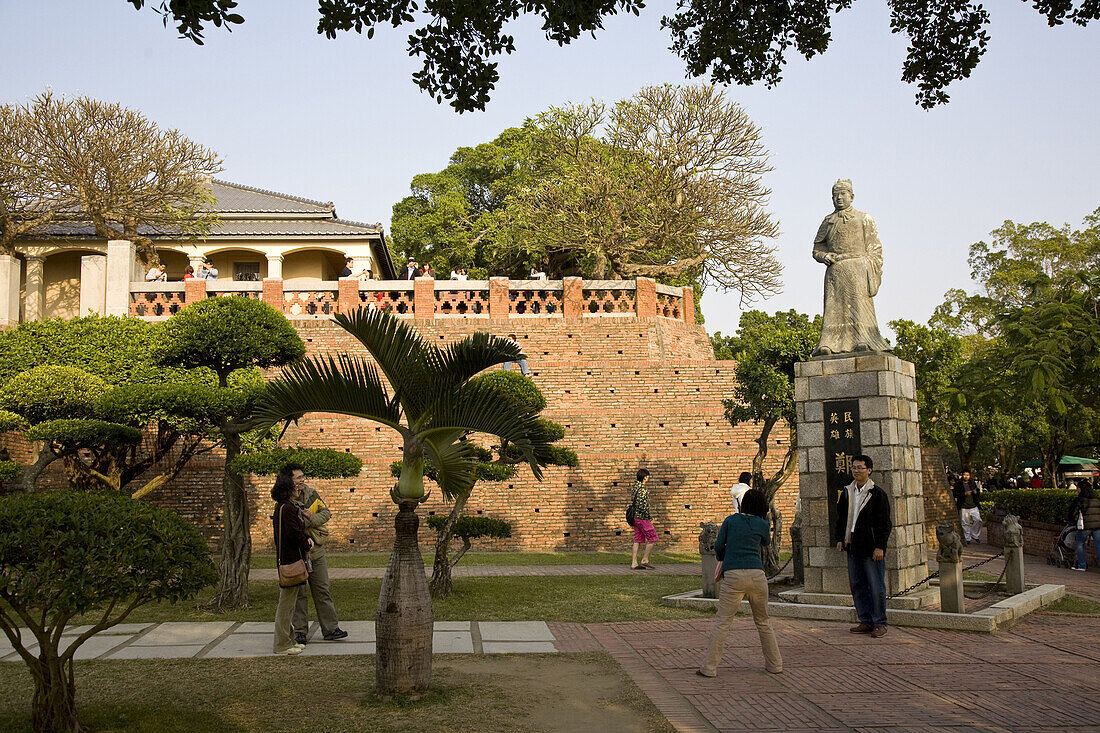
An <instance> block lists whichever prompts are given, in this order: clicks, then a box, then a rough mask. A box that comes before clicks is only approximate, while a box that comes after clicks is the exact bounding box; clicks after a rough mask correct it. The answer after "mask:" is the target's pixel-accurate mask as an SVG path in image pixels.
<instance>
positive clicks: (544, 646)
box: [481, 641, 558, 654]
mask: <svg viewBox="0 0 1100 733" xmlns="http://www.w3.org/2000/svg"><path fill="white" fill-rule="evenodd" d="M481 648H482V649H484V650H485V653H486V654H546V653H556V652H557V651H558V650H557V649H555V648H554V644H553V642H549V641H486V642H483V643H482V645H481Z"/></svg>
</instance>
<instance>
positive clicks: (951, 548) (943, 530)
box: [936, 524, 963, 562]
mask: <svg viewBox="0 0 1100 733" xmlns="http://www.w3.org/2000/svg"><path fill="white" fill-rule="evenodd" d="M936 539H937V540H938V541H939V543H940V551H939V552H937V553H936V562H959V560H961V559H962V551H963V543H962V540H961V539H959V533H958V532H956V531H955V527H954V526H953V525H950V524H938V525H936Z"/></svg>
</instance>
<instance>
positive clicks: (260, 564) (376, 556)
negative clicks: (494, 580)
mask: <svg viewBox="0 0 1100 733" xmlns="http://www.w3.org/2000/svg"><path fill="white" fill-rule="evenodd" d="M460 546H461V545H460ZM434 558H435V555H434V554H425V555H424V564H425V565H426V566H427V567H428V568H431V567H432V561H433V559H434ZM325 559H326V560H327V561H328V566H329V567H330V568H384V567H386V563H388V562H389V560H390V553H388V552H367V553H357V554H354V555H351V554H344V553H339V552H331V553H329V554H327V555H326V556H325ZM649 559H650V560H652V561H653V562H654V564H657V565H660V564H662V563H663V564H666V565H670V564H673V563H697V562H699V553H688V552H654V553H653V554H652V555H650V556H649ZM214 561H215V562H217V561H218V558H214ZM629 564H630V553H629V552H473V551H471V552H467V553H466V554H465V555H463V556H462V560H461V561H460V562H459V565H513V566H514V565H629ZM252 567H254V568H273V567H275V556H274V555H253V556H252Z"/></svg>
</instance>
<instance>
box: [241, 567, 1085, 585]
mask: <svg viewBox="0 0 1100 733" xmlns="http://www.w3.org/2000/svg"><path fill="white" fill-rule="evenodd" d="M424 570H425V572H427V573H428V574H429V575H430V574H431V572H432V568H431V566H430V565H429V566H427V567H425V568H424ZM701 572H702V571H701V570H700V569H699V565H697V564H692V563H669V564H667V565H658V566H656V567H655V568H652V569H650V570H631V569H630V566H629V565H470V566H463V565H459V566H458V567H456V568H454V569H453V570H452V571H451V574H452V575H453V576H454V577H456V578H498V577H519V576H526V575H534V576H543V577H549V576H566V575H570V576H575V575H637V576H644V575H700V573H701ZM328 574H329V577H331V578H341V579H348V578H381V577H382V576H384V575H385V574H386V569H385V568H332V567H330V568H329V569H328ZM1078 574H1079V573H1078ZM248 578H249V580H275V569H274V568H258V569H253V570H252V571H251V572H250V573H249V574H248ZM700 582H701V580H700Z"/></svg>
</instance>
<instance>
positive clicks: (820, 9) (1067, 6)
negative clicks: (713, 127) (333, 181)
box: [126, 0, 1100, 112]
mask: <svg viewBox="0 0 1100 733" xmlns="http://www.w3.org/2000/svg"><path fill="white" fill-rule="evenodd" d="M126 1H127V2H129V3H130V4H131V5H133V6H134V7H135V8H137V9H139V10H140V9H141V8H142V7H144V6H145V4H146V0H126ZM1029 1H1031V0H1029ZM149 5H150V6H151V7H153V8H154V10H155V11H156V12H158V13H160V14H161V15H162V16H163V17H164V24H165V26H166V27H167V25H168V23H169V22H172V23H174V24H175V26H176V29H177V30H178V31H179V33H180V36H181V37H183V38H189V39H191V40H192V41H194V42H195V43H198V44H201V43H202V42H203V31H204V30H205V28H206V27H207V26H208V25H211V24H212V25H214V26H216V27H224V28H226V30H231V29H232V26H233V25H235V24H240V23H242V22H244V18H243V17H242V16H241V15H240V14H239V13H237V12H236V7H237V3H236V2H235V1H234V0H186V2H185V1H183V0H161V2H159V3H158V2H156V0H153V2H150V3H149ZM851 5H852V0H824V1H822V0H791V1H790V2H782V3H777V2H774V0H744V1H743V2H738V3H724V2H709V1H708V0H680V2H679V3H678V4H677V7H676V11H677V12H676V13H675V14H673V15H671V16H665V17H664V18H662V19H661V25H662V27H663V28H666V29H667V30H668V31H669V32H670V33H671V36H672V46H671V49H672V50H673V51H675V52H676V53H677V54H678V55H679V56H680V57H681V58H682V59H683V60H684V61H685V63H686V64H687V73H688V75H689V76H692V77H700V76H703V75H705V74H707V73H708V72H709V73H710V77H711V80H712V81H714V82H718V83H729V82H736V83H737V84H744V85H749V84H754V83H756V82H764V84H766V85H767V86H768V87H772V86H775V85H776V84H778V83H779V82H780V80H781V79H782V72H783V66H784V65H785V64H786V61H787V52H788V51H789V50H790V49H791V47H792V46H793V47H794V50H796V51H797V52H798V53H799V54H801V55H802V56H804V57H805V58H807V59H811V58H813V57H814V56H817V55H818V54H821V53H824V52H825V51H826V50H827V49H828V47H829V42H830V41H831V40H832V33H831V23H832V18H833V17H834V16H835V15H837V14H839V13H840V12H842V11H844V10H846V9H848V8H849V7H851ZM887 5H888V6H889V8H890V32H891V33H900V34H902V35H904V36H906V37H907V38H908V40H909V49H908V53H907V55H906V58H905V61H904V63H903V64H902V72H901V78H902V80H903V81H905V82H906V83H909V84H916V85H917V95H916V99H917V103H918V104H920V105H921V106H922V107H925V108H930V107H934V106H936V105H938V104H944V103H946V102H947V101H948V95H947V92H946V91H945V89H946V88H947V87H948V86H949V85H950V84H951V83H952V82H954V81H957V80H959V79H965V78H967V77H969V76H970V74H971V73H972V72H973V71H974V69H975V67H976V66H977V65H978V62H979V61H981V58H982V56H983V55H984V54H985V52H986V48H987V46H988V44H989V30H988V28H989V25H990V20H991V17H990V14H989V12H988V11H987V10H986V9H985V7H984V6H983V5H981V4H980V3H975V2H972V0H931V2H929V1H928V0H887ZM1032 5H1033V7H1034V8H1035V9H1036V10H1037V11H1038V12H1039V14H1040V15H1042V16H1044V17H1045V18H1046V21H1047V23H1048V24H1049V25H1050V26H1051V27H1055V26H1059V25H1062V24H1064V23H1066V22H1070V23H1074V24H1076V25H1080V26H1085V25H1088V24H1089V22H1090V21H1093V20H1096V19H1097V18H1098V17H1100V3H1097V2H1096V0H1034V1H1033V2H1032ZM644 7H645V2H644V0H580V1H579V2H571V3H561V2H552V1H550V0H528V2H520V1H519V0H490V1H488V2H480V3H472V4H471V3H463V2H457V1H456V0H433V2H430V3H426V4H424V5H419V4H417V3H415V2H408V0H320V1H319V3H318V13H319V15H320V18H319V20H318V23H317V32H318V33H324V34H325V35H326V36H327V37H329V38H336V37H337V35H338V34H339V33H340V32H341V31H355V32H356V33H366V36H367V38H372V37H373V36H374V33H375V30H376V29H377V28H379V27H384V26H386V25H389V26H392V27H393V28H400V27H403V26H411V27H412V28H411V33H410V34H409V36H408V52H409V55H410V56H414V57H419V58H421V59H423V66H422V67H421V68H420V70H419V71H416V72H415V73H413V81H414V82H415V83H416V84H417V86H419V87H420V88H421V89H422V90H424V91H425V92H427V93H428V94H431V95H432V96H433V97H435V98H436V100H437V101H438V102H440V103H442V102H443V100H448V101H449V103H450V105H451V106H452V107H454V108H455V110H457V111H458V112H468V111H470V110H479V109H485V105H486V104H487V103H488V101H489V95H490V92H491V91H492V90H493V89H494V88H495V87H496V83H497V81H499V79H500V74H499V72H498V70H497V67H498V63H497V62H496V61H493V60H491V59H494V58H496V57H499V56H501V55H504V54H510V53H512V52H513V51H515V48H516V46H515V38H514V37H513V36H511V35H510V34H509V33H508V31H507V28H506V26H507V24H508V23H509V22H510V21H515V20H518V19H520V18H521V17H524V16H534V17H535V18H537V19H538V20H540V21H541V22H542V31H543V33H544V34H545V35H546V39H547V40H549V41H553V42H555V43H557V44H558V45H559V46H563V45H566V44H568V43H570V42H572V41H574V40H576V39H577V38H579V37H580V36H581V35H582V34H593V35H594V34H595V32H596V31H598V30H602V29H603V23H604V19H605V18H607V17H611V16H614V15H617V14H619V13H633V14H634V15H638V14H639V13H640V11H641V10H642V9H643V8H644Z"/></svg>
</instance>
